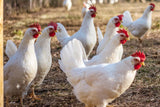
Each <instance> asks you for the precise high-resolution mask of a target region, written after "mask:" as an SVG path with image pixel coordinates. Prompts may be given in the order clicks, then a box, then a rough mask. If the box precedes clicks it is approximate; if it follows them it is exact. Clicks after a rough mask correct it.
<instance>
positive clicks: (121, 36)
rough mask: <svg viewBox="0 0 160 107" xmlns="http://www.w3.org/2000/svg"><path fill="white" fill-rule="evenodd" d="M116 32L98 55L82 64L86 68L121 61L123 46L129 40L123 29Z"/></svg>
mask: <svg viewBox="0 0 160 107" xmlns="http://www.w3.org/2000/svg"><path fill="white" fill-rule="evenodd" d="M117 32H118V33H117V34H116V35H114V36H113V37H112V38H111V40H110V41H109V42H108V44H106V46H105V48H104V49H103V50H102V51H101V52H100V53H99V54H98V55H95V56H93V57H92V58H91V59H90V60H86V61H85V62H84V63H85V65H86V66H91V65H97V64H103V63H110V64H111V63H116V62H119V61H121V59H122V55H123V44H125V43H126V41H127V40H129V35H128V33H127V31H126V30H124V29H123V30H119V31H117ZM77 51H79V49H77ZM84 53H85V52H84Z"/></svg>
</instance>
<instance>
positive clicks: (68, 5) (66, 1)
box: [63, 0, 72, 11]
mask: <svg viewBox="0 0 160 107" xmlns="http://www.w3.org/2000/svg"><path fill="white" fill-rule="evenodd" d="M63 6H64V7H65V8H66V9H67V11H69V10H70V9H71V7H72V1H71V0H64V1H63Z"/></svg>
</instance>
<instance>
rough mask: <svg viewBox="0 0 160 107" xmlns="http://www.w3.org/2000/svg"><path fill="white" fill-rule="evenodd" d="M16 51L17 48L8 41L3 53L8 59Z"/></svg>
mask: <svg viewBox="0 0 160 107" xmlns="http://www.w3.org/2000/svg"><path fill="white" fill-rule="evenodd" d="M16 51H17V46H16V45H15V44H14V43H13V41H11V40H8V41H7V44H6V49H5V53H6V55H7V56H8V57H9V58H10V57H12V56H13V55H14V54H15V53H16Z"/></svg>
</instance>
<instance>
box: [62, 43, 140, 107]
mask: <svg viewBox="0 0 160 107" xmlns="http://www.w3.org/2000/svg"><path fill="white" fill-rule="evenodd" d="M80 47H81V46H80V45H79V44H77V41H76V40H72V41H70V42H69V43H68V44H67V45H66V46H65V47H64V48H63V49H62V51H61V53H60V57H61V60H60V61H59V64H60V67H61V69H62V70H63V72H65V74H66V75H67V80H68V81H69V83H70V84H71V85H72V86H73V91H74V94H75V96H76V97H77V99H78V100H79V101H81V102H83V103H85V106H86V107H95V106H96V107H106V106H107V105H108V103H110V102H111V101H113V100H114V99H115V98H117V97H119V96H120V95H121V94H122V93H124V92H125V91H126V90H127V89H128V88H129V86H130V85H131V83H132V82H133V80H134V78H135V75H136V70H135V65H137V64H139V63H140V61H141V59H140V57H138V56H136V57H132V56H130V57H128V58H125V59H123V60H122V61H120V62H118V63H114V64H100V65H94V66H88V67H86V66H85V64H84V63H83V57H82V55H80V54H83V50H81V49H80V50H79V51H78V52H77V51H76V50H75V49H76V48H80ZM136 61H138V62H136Z"/></svg>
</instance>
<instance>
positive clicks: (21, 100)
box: [20, 97, 23, 107]
mask: <svg viewBox="0 0 160 107" xmlns="http://www.w3.org/2000/svg"><path fill="white" fill-rule="evenodd" d="M20 103H21V106H22V107H23V98H22V97H21V98H20Z"/></svg>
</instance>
